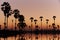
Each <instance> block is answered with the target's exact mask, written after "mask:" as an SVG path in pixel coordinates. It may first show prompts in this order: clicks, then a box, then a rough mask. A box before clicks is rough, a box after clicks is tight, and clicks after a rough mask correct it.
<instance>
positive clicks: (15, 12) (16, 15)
mask: <svg viewBox="0 0 60 40" xmlns="http://www.w3.org/2000/svg"><path fill="white" fill-rule="evenodd" d="M13 13H14V18H15V27H16V25H17V24H16V22H17V18H18V15H19V10H18V9H15V10H14V11H13Z"/></svg>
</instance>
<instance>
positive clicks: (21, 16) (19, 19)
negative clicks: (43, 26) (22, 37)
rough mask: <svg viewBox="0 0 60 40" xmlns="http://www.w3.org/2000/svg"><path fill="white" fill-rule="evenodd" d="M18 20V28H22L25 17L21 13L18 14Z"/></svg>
mask: <svg viewBox="0 0 60 40" xmlns="http://www.w3.org/2000/svg"><path fill="white" fill-rule="evenodd" d="M18 21H19V23H18V27H19V29H20V28H22V29H23V28H24V27H26V23H25V18H24V16H23V15H19V17H18Z"/></svg>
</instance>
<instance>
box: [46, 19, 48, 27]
mask: <svg viewBox="0 0 60 40" xmlns="http://www.w3.org/2000/svg"><path fill="white" fill-rule="evenodd" d="M48 21H49V19H46V24H47V27H46V28H48Z"/></svg>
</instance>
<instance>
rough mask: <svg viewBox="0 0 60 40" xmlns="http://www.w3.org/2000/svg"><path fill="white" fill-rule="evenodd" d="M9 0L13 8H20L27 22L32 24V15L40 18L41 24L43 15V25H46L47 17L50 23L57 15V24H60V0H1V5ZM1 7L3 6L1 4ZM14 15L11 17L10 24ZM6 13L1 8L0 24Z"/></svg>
mask: <svg viewBox="0 0 60 40" xmlns="http://www.w3.org/2000/svg"><path fill="white" fill-rule="evenodd" d="M4 1H7V2H9V3H10V5H11V7H12V10H14V9H19V10H20V14H23V15H24V16H25V20H26V23H27V24H29V25H30V20H29V18H30V17H31V16H32V17H34V19H38V24H40V22H39V21H40V19H39V17H40V16H43V17H44V18H43V25H46V20H45V19H46V18H48V19H49V24H51V23H53V19H52V16H54V15H55V16H56V17H57V18H56V24H59V25H60V1H59V0H0V5H1V4H2V3H3V2H4ZM0 8H1V6H0ZM12 19H14V17H13V15H12V16H11V17H10V18H9V26H10V25H11V23H12V22H11V20H12ZM3 21H4V15H3V12H2V11H1V9H0V24H1V25H3Z"/></svg>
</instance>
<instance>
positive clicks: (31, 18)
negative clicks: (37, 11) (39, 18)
mask: <svg viewBox="0 0 60 40" xmlns="http://www.w3.org/2000/svg"><path fill="white" fill-rule="evenodd" d="M33 19H34V18H33V17H30V20H31V26H32V22H33Z"/></svg>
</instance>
